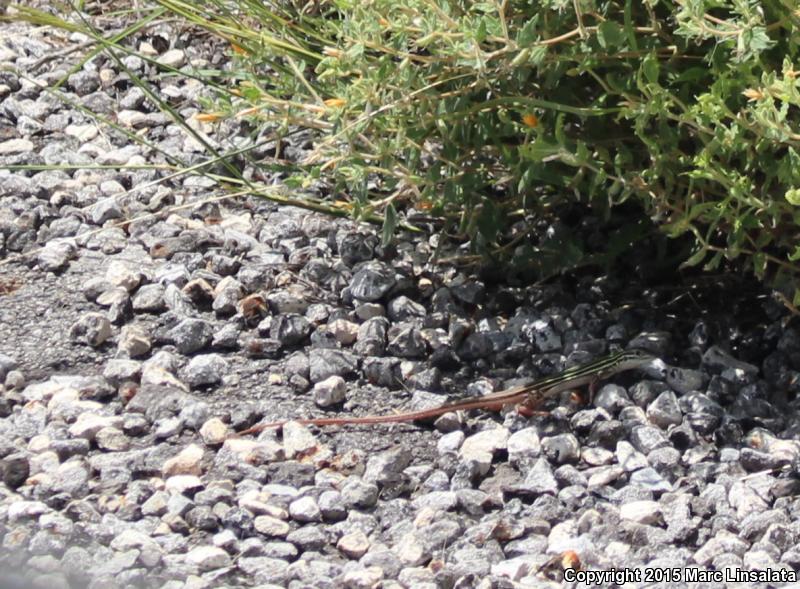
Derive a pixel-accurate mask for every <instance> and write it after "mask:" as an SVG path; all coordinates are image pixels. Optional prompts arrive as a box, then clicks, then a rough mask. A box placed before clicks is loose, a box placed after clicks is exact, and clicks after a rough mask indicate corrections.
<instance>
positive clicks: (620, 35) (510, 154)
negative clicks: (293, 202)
mask: <svg viewBox="0 0 800 589" xmlns="http://www.w3.org/2000/svg"><path fill="white" fill-rule="evenodd" d="M157 2H158V4H159V5H160V6H161V7H162V8H164V9H166V10H168V11H171V12H172V13H173V14H177V15H180V16H181V17H182V18H184V19H186V20H187V21H188V22H191V23H193V24H195V25H197V26H200V27H205V28H207V29H208V30H210V31H212V32H213V33H215V34H217V35H218V36H220V37H222V38H224V39H225V40H227V41H228V42H229V43H230V47H231V57H232V58H233V59H234V60H236V63H235V65H234V70H233V72H232V73H231V74H230V75H229V76H228V78H227V80H226V82H227V88H226V89H225V91H224V92H221V93H220V94H219V98H218V100H217V102H216V103H215V104H214V105H213V106H212V105H209V110H210V111H212V110H213V113H214V116H221V117H228V116H230V117H234V116H236V117H247V118H250V119H252V120H253V122H254V124H256V125H257V126H263V125H271V126H274V128H275V129H276V133H278V134H281V133H284V132H288V130H289V129H293V128H296V127H297V126H302V127H306V128H309V129H312V130H314V131H315V132H316V133H317V140H316V142H315V145H314V149H313V152H312V153H310V154H309V156H308V157H307V158H305V159H304V160H303V161H301V162H298V163H297V165H296V166H295V167H294V168H293V175H292V177H291V178H290V185H294V186H301V187H302V186H304V185H308V184H309V183H311V182H316V181H318V180H324V181H326V182H328V183H329V184H330V187H331V193H332V194H333V195H334V200H335V201H336V204H335V205H334V206H337V207H338V208H340V209H342V210H346V211H349V212H351V213H352V214H354V215H355V216H357V217H363V216H369V215H374V214H375V213H376V212H377V213H382V214H383V218H384V237H385V238H387V239H388V238H389V237H390V236H391V233H392V232H393V230H394V229H395V225H396V223H398V222H399V220H401V219H402V213H403V211H405V212H409V211H411V209H415V210H417V211H420V210H421V211H424V212H426V213H429V214H433V215H437V216H440V217H441V218H443V219H445V220H446V222H447V224H446V225H445V227H446V229H447V231H449V232H450V233H451V234H452V233H455V234H456V235H459V236H462V237H464V238H466V239H469V240H470V243H471V244H472V246H473V249H474V250H475V251H479V252H489V253H491V252H494V253H495V254H503V255H508V256H511V255H513V253H514V251H517V252H520V251H524V252H525V255H529V256H536V255H538V254H541V253H543V252H545V249H546V248H545V247H544V244H545V241H542V242H539V245H541V246H542V247H539V246H537V245H536V244H535V243H534V245H533V247H531V243H527V242H525V243H523V242H522V241H523V240H522V238H525V240H528V239H529V237H528V233H527V232H526V231H525V230H523V231H521V232H520V231H518V230H516V229H515V231H516V233H514V232H512V233H509V228H510V227H511V226H512V225H513V224H514V223H517V222H518V221H520V220H528V219H532V218H533V219H542V218H546V217H547V216H552V215H554V214H556V213H555V212H556V211H558V210H560V207H561V206H562V205H563V204H565V203H571V202H576V201H577V202H583V203H587V204H589V205H591V206H592V207H595V208H597V209H598V210H600V211H608V210H609V209H610V208H612V207H615V206H617V205H619V204H620V203H622V202H624V201H626V200H633V201H635V202H637V203H639V204H640V205H641V207H642V209H643V210H644V211H646V213H647V215H649V216H650V217H651V218H652V219H654V220H655V221H656V222H657V223H658V224H659V225H660V226H661V228H662V229H663V230H664V231H665V232H666V233H667V234H668V235H670V236H673V237H677V236H681V235H684V236H685V235H689V236H691V237H692V239H693V240H694V244H695V247H694V252H693V253H692V255H690V256H689V257H688V259H686V260H685V265H690V266H691V265H702V266H703V267H704V268H707V269H713V268H716V267H718V266H720V265H721V264H722V263H723V262H725V263H727V262H728V261H731V262H732V263H734V264H740V265H741V266H742V267H745V268H749V269H751V270H752V271H753V272H755V274H756V275H757V276H759V277H760V278H762V279H764V280H766V281H768V282H769V283H770V284H772V285H774V286H775V287H777V288H779V289H781V290H783V291H784V292H786V293H788V294H789V296H790V298H793V299H794V304H795V305H797V304H800V290H798V288H797V285H798V269H800V267H798V266H797V264H796V262H797V261H798V260H800V245H798V240H797V224H798V221H800V217H798V215H800V210H798V207H800V166H798V163H800V156H799V155H798V149H800V147H799V146H798V140H799V139H800V129H798V125H800V111H798V107H799V106H800V104H798V100H799V99H800V96H799V95H798V86H797V76H798V71H797V70H795V65H796V62H797V58H798V40H800V37H799V36H798V34H797V31H798V26H799V25H800V11H798V9H797V7H796V6H795V2H794V0H674V1H672V0H644V1H642V2H634V1H633V0H618V1H614V0H603V1H600V0H539V1H538V2H533V3H531V2H524V1H521V0H490V1H484V2H466V1H458V0H405V1H403V2H397V1H390V0H370V1H367V2H364V1H358V2H356V1H354V0H353V1H351V0H333V1H325V0H319V1H315V2H309V3H308V4H306V5H300V4H295V3H292V2H290V1H288V0H285V1H272V2H262V1H256V0H237V1H224V2H223V1H222V0H205V1H199V2H188V1H187V2H184V1H181V0H157ZM798 67H800V66H798ZM638 226H639V225H638V224H637V223H635V222H634V223H632V224H631V226H630V227H628V229H627V231H628V235H629V236H630V240H631V241H635V240H636V239H640V238H641V233H640V232H637V230H636V227H638ZM523 245H525V246H527V247H526V248H525V249H522V248H521V247H518V246H523ZM567 245H569V244H567ZM624 245H625V244H619V243H617V244H614V247H613V248H611V250H613V251H611V252H610V254H609V255H624V254H625V249H624ZM584 253H585V252H582V251H576V252H575V255H574V256H572V257H571V258H570V260H571V261H570V263H571V264H579V263H580V259H581V258H582V257H583V256H584Z"/></svg>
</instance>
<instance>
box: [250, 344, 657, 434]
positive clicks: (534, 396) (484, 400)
mask: <svg viewBox="0 0 800 589" xmlns="http://www.w3.org/2000/svg"><path fill="white" fill-rule="evenodd" d="M654 359H655V357H654V356H652V355H650V354H648V353H647V352H643V351H641V350H627V351H622V352H617V353H614V354H611V355H610V356H606V357H605V358H601V359H599V360H595V361H594V362H589V363H588V364H582V365H580V366H575V367H573V368H568V369H567V370H565V371H564V372H562V373H561V374H557V375H554V376H548V377H545V378H541V379H538V380H536V381H534V382H532V383H530V384H527V385H523V386H519V387H513V388H510V389H505V390H502V391H497V392H495V393H490V394H488V395H481V396H476V397H469V398H467V399H461V400H459V401H451V402H448V403H444V404H443V405H440V406H439V407H433V408H431V409H422V410H419V411H408V412H405V413H396V414H393V415H369V416H366V417H319V418H311V419H286V420H281V421H272V422H269V423H260V424H257V425H254V426H253V427H250V428H247V429H245V430H242V431H240V432H237V435H239V436H243V435H249V434H255V433H259V432H261V431H264V430H265V429H269V428H272V427H281V426H283V425H285V424H286V423H288V422H290V421H293V422H295V423H299V424H303V425H320V426H322V425H359V424H360V425H368V424H376V423H398V422H404V421H417V420H427V419H431V418H433V417H438V416H440V415H444V414H445V413H450V412H451V411H463V410H468V409H486V408H493V407H502V406H503V405H508V404H512V403H513V404H516V403H522V404H524V405H525V406H526V407H529V408H533V407H536V406H538V405H540V404H541V403H542V402H544V401H546V400H547V399H551V398H553V397H555V396H556V395H558V394H559V393H561V392H562V391H565V390H570V389H573V388H577V387H581V386H584V385H587V384H588V385H594V384H595V383H597V382H598V381H600V380H604V379H606V378H608V377H610V376H612V375H614V374H617V373H618V372H622V371H624V370H630V369H633V368H638V367H640V366H643V365H644V364H648V363H649V362H651V361H652V360H654Z"/></svg>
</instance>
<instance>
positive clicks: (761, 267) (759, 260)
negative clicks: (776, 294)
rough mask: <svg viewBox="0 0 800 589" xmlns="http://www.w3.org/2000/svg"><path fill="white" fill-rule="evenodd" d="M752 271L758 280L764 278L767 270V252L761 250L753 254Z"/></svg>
mask: <svg viewBox="0 0 800 589" xmlns="http://www.w3.org/2000/svg"><path fill="white" fill-rule="evenodd" d="M753 271H754V272H755V274H756V276H757V277H758V279H759V280H762V279H763V278H764V274H765V273H766V271H767V254H765V253H763V252H757V253H755V254H753Z"/></svg>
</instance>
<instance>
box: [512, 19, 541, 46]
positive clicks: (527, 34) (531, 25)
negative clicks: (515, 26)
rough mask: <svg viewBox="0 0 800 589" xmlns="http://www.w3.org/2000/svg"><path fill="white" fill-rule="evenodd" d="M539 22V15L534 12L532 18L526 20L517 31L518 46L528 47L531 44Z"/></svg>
mask: <svg viewBox="0 0 800 589" xmlns="http://www.w3.org/2000/svg"><path fill="white" fill-rule="evenodd" d="M538 24H539V15H538V14H536V15H534V17H533V18H532V19H530V20H529V21H528V22H526V23H525V24H524V25H523V26H522V28H521V29H520V30H519V32H518V33H517V45H519V46H520V47H528V46H529V45H533V43H534V42H535V41H536V38H537V37H538V33H537V31H536V28H537V26H538Z"/></svg>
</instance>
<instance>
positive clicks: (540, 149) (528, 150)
mask: <svg viewBox="0 0 800 589" xmlns="http://www.w3.org/2000/svg"><path fill="white" fill-rule="evenodd" d="M560 151H561V147H560V146H559V145H557V144H555V143H550V142H548V141H547V140H546V139H545V138H544V137H538V138H537V139H536V141H534V142H533V143H529V144H528V145H521V146H520V148H519V155H520V157H521V158H523V159H526V160H530V161H534V162H540V161H542V160H543V159H545V158H546V157H550V156H552V155H555V154H557V153H559V152H560Z"/></svg>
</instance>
